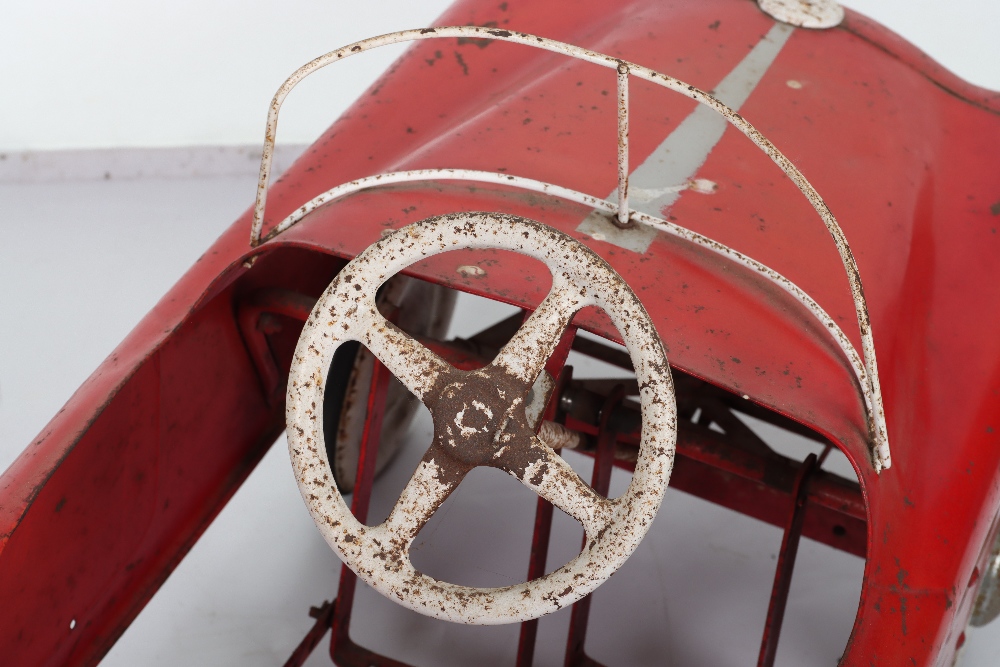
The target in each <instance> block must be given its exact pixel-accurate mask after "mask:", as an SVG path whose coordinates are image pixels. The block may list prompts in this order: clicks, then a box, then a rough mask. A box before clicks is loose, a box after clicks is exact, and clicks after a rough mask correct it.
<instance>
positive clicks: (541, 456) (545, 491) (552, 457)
mask: <svg viewBox="0 0 1000 667" xmlns="http://www.w3.org/2000/svg"><path fill="white" fill-rule="evenodd" d="M529 451H530V453H531V455H530V457H527V458H530V459H531V463H529V464H527V465H525V466H523V467H513V466H504V470H505V472H507V473H508V474H510V475H512V476H513V477H515V478H517V479H518V480H520V482H521V483H522V484H524V485H525V486H526V487H528V488H529V489H531V490H532V491H534V492H535V493H537V494H538V495H540V496H541V497H542V498H545V499H546V500H547V501H549V502H550V503H552V504H553V505H555V506H556V507H558V508H559V509H561V510H562V511H563V512H566V514H569V515H570V516H571V517H573V518H574V519H576V520H577V521H579V522H580V523H581V524H583V530H584V532H585V533H586V534H587V537H588V538H591V539H593V538H594V537H596V536H597V535H599V534H600V533H601V532H602V531H603V530H604V529H605V528H606V527H607V526H608V524H609V523H610V522H611V518H612V515H613V509H612V503H611V501H609V500H608V499H607V498H604V497H602V496H601V495H600V494H598V493H597V492H596V491H594V489H593V488H591V486H590V485H589V484H587V483H586V482H585V481H583V479H582V478H581V477H580V475H578V474H577V472H576V471H575V470H573V468H572V467H570V465H569V463H567V462H566V459H564V458H563V457H562V456H560V455H559V453H558V452H556V451H555V450H553V449H552V448H551V447H549V446H548V445H546V444H545V443H544V442H542V441H541V440H539V439H538V438H537V437H535V436H532V437H531V440H530V442H529Z"/></svg>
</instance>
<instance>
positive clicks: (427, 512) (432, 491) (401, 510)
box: [380, 445, 465, 547]
mask: <svg viewBox="0 0 1000 667" xmlns="http://www.w3.org/2000/svg"><path fill="white" fill-rule="evenodd" d="M444 457H445V455H444V454H443V453H442V452H441V451H440V449H439V448H438V447H435V446H434V445H431V447H430V448H429V449H428V450H427V452H426V453H425V454H424V456H423V458H421V459H420V463H419V464H417V469H416V470H415V471H414V473H413V476H412V477H410V480H409V481H408V482H407V483H406V486H405V487H404V488H403V491H402V493H400V494H399V499H398V500H397V501H396V504H395V506H393V508H392V512H390V513H389V517H388V518H387V519H386V520H385V522H384V523H383V524H382V525H381V526H380V528H381V529H383V530H385V531H387V532H389V533H390V534H392V536H393V537H394V538H396V540H398V541H399V542H400V543H401V544H405V546H406V547H409V545H410V543H411V542H413V540H414V538H416V536H417V533H419V532H420V530H421V529H422V528H423V527H424V526H425V525H427V522H428V521H429V520H430V518H431V517H432V516H434V512H436V511H437V510H438V508H439V507H441V504H442V503H443V502H444V501H445V500H447V499H448V496H450V495H451V494H452V492H453V491H454V490H455V489H457V488H458V485H459V484H460V483H461V481H462V478H463V477H464V476H465V474H464V472H456V471H455V469H454V466H451V465H448V464H447V463H445V461H444Z"/></svg>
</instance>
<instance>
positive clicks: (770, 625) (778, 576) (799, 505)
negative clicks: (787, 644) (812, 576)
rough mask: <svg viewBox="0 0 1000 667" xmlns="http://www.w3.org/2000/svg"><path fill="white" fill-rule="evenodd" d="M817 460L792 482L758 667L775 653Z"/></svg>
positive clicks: (769, 665) (812, 457) (764, 665)
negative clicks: (792, 490)
mask: <svg viewBox="0 0 1000 667" xmlns="http://www.w3.org/2000/svg"><path fill="white" fill-rule="evenodd" d="M816 460H817V459H816V455H815V454H810V455H809V456H807V457H806V460H805V461H803V462H802V467H801V468H800V469H799V474H798V476H797V477H796V479H795V493H794V502H793V503H792V511H791V512H789V515H788V524H787V525H786V526H785V534H784V536H783V537H782V538H781V551H780V552H779V553H778V566H777V568H776V570H775V573H774V585H773V586H772V587H771V602H770V604H769V605H768V609H767V621H766V622H765V623H764V635H763V637H761V641H760V657H759V658H758V660H757V667H772V665H774V656H775V655H776V654H777V652H778V638H779V636H780V635H781V622H782V621H783V620H784V618H785V605H786V604H787V603H788V591H789V590H790V589H791V586H792V571H793V570H794V569H795V557H796V556H797V555H798V553H799V539H800V538H801V537H802V522H803V521H804V519H805V514H806V507H807V504H806V500H807V496H806V490H807V489H808V487H809V479H810V476H811V475H812V473H813V471H814V470H815V469H816Z"/></svg>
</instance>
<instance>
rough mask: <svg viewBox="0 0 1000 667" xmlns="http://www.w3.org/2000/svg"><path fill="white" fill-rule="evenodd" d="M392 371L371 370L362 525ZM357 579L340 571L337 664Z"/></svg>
mask: <svg viewBox="0 0 1000 667" xmlns="http://www.w3.org/2000/svg"><path fill="white" fill-rule="evenodd" d="M390 377H391V376H390V374H389V369H387V368H386V367H385V366H384V365H382V362H380V361H379V360H378V358H375V360H374V367H373V368H372V384H371V389H370V390H369V392H368V406H367V407H368V413H367V415H366V416H365V426H364V432H363V433H362V436H361V445H360V451H359V453H358V474H357V481H356V483H355V485H354V497H353V498H351V512H352V513H353V514H354V516H355V518H357V520H358V521H360V522H361V523H365V521H366V520H367V519H368V507H369V505H370V502H371V494H372V482H373V481H374V479H375V461H376V460H377V459H378V445H379V438H380V436H381V435H382V415H383V413H384V411H385V396H386V393H387V391H388V389H389V378H390ZM357 583H358V578H357V575H355V574H354V572H352V571H351V570H350V568H348V567H347V565H342V566H341V570H340V585H339V586H338V588H337V600H336V604H335V606H334V611H333V623H332V625H333V637H332V638H331V640H330V656H331V657H334V660H335V661H336V657H335V656H336V653H337V646H338V644H340V643H343V642H345V641H346V642H350V629H351V611H352V608H353V607H354V590H355V588H356V587H357Z"/></svg>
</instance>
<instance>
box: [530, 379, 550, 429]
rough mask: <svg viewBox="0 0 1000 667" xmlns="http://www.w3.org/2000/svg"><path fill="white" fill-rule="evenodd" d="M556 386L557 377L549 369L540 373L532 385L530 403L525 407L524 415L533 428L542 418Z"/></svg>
mask: <svg viewBox="0 0 1000 667" xmlns="http://www.w3.org/2000/svg"><path fill="white" fill-rule="evenodd" d="M555 388H556V381H555V378H553V377H552V376H551V375H549V374H548V372H547V371H542V372H541V373H539V374H538V379H536V380H535V384H533V385H531V391H530V392H529V393H528V404H527V405H526V406H525V408H524V415H525V417H526V418H527V420H528V426H530V427H531V428H535V426H537V425H538V421H539V420H540V419H541V418H542V413H544V412H545V404H546V403H548V401H549V397H550V396H551V395H552V392H553V391H554V390H555Z"/></svg>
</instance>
